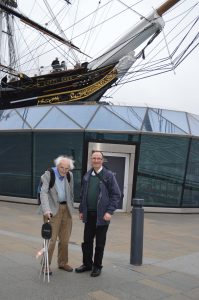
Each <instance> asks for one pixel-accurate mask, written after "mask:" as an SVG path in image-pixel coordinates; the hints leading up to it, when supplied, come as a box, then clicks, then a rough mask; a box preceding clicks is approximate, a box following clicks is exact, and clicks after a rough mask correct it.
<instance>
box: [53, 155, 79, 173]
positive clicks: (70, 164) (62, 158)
mask: <svg viewBox="0 0 199 300" xmlns="http://www.w3.org/2000/svg"><path fill="white" fill-rule="evenodd" d="M63 160H64V161H67V162H69V167H70V170H73V169H74V162H75V161H74V160H73V159H72V158H71V157H69V156H66V155H60V156H58V157H57V158H55V160H54V163H55V166H56V167H57V166H58V165H59V164H60V163H61V162H62V161H63Z"/></svg>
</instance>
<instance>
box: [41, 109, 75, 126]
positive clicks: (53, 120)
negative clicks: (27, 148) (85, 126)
mask: <svg viewBox="0 0 199 300" xmlns="http://www.w3.org/2000/svg"><path fill="white" fill-rule="evenodd" d="M36 128H40V129H41V128H45V129H46V128H53V129H59V128H60V129H61V128H67V129H79V128H80V127H79V126H78V125H77V124H76V123H74V122H73V121H72V120H71V119H69V118H68V117H67V116H66V115H65V114H64V113H63V112H61V111H60V110H58V109H57V108H56V107H53V109H51V110H50V111H49V113H48V114H47V115H46V116H45V117H44V118H43V119H42V120H41V121H40V122H39V124H38V125H37V126H36Z"/></svg>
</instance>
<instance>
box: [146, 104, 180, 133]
mask: <svg viewBox="0 0 199 300" xmlns="http://www.w3.org/2000/svg"><path fill="white" fill-rule="evenodd" d="M143 130H145V131H153V132H163V133H178V134H185V132H184V131H183V130H181V129H180V128H178V127H176V126H175V125H174V124H173V123H171V122H170V121H168V120H166V119H165V118H163V117H162V116H160V115H158V114H157V113H156V112H154V111H153V110H151V109H149V110H148V112H147V113H146V116H145V119H144V123H143Z"/></svg>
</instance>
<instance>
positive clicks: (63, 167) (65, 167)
mask: <svg viewBox="0 0 199 300" xmlns="http://www.w3.org/2000/svg"><path fill="white" fill-rule="evenodd" d="M57 169H58V171H59V174H60V175H61V176H65V175H66V173H68V171H69V170H70V165H69V162H68V161H67V160H62V161H61V162H60V163H59V165H58V166H57Z"/></svg>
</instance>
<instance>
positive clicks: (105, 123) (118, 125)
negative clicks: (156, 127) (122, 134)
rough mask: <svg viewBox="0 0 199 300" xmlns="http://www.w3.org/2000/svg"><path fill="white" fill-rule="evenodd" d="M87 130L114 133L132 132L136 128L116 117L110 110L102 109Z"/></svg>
mask: <svg viewBox="0 0 199 300" xmlns="http://www.w3.org/2000/svg"><path fill="white" fill-rule="evenodd" d="M87 129H96V130H113V131H117V130H118V131H132V130H135V128H134V127H132V126H130V125H129V124H127V123H126V122H125V121H123V120H122V119H121V118H119V117H117V116H115V115H114V114H113V113H111V112H110V111H109V110H108V109H105V108H104V107H102V106H101V107H100V109H99V110H98V111H97V113H96V115H95V116H94V118H93V120H92V121H91V123H89V125H88V127H87Z"/></svg>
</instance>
